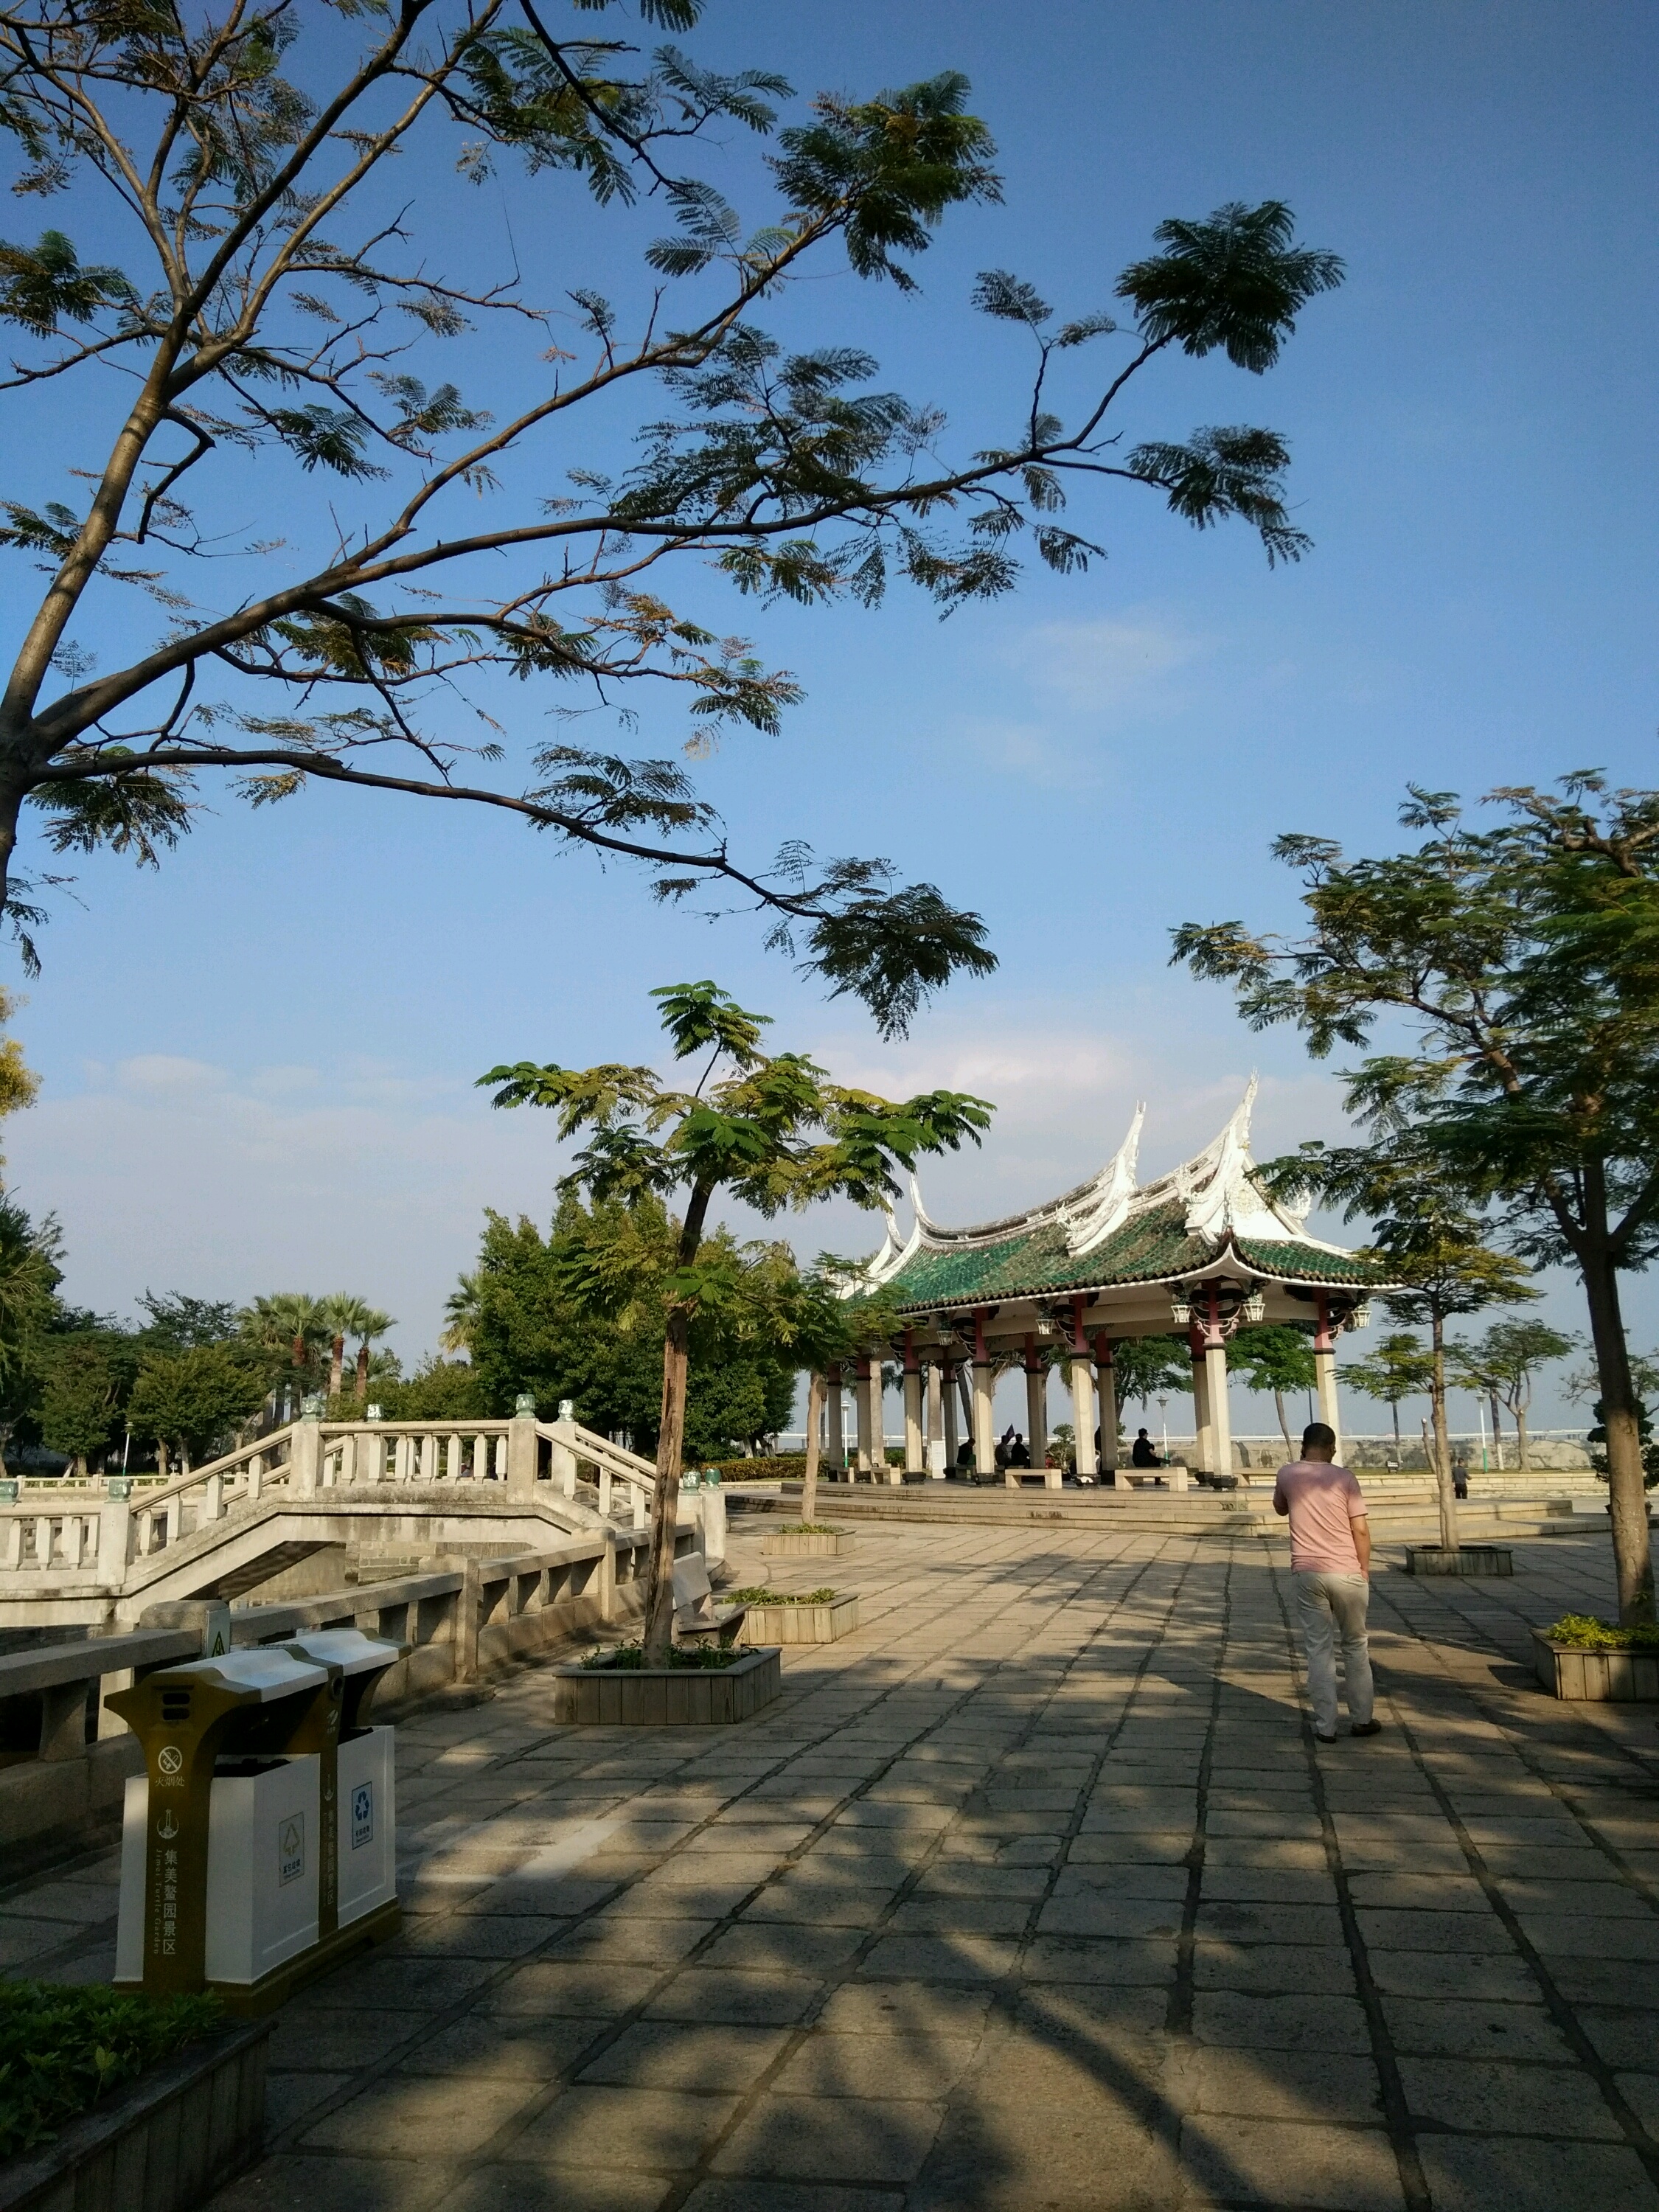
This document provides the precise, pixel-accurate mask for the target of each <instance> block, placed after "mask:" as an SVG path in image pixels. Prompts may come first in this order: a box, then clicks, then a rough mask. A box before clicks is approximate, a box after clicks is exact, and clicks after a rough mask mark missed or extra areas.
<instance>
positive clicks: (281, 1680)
mask: <svg viewBox="0 0 1659 2212" xmlns="http://www.w3.org/2000/svg"><path fill="white" fill-rule="evenodd" d="M149 1680H151V1681H152V1682H155V1683H156V1684H157V1685H158V1686H159V1685H163V1684H167V1683H173V1682H179V1681H185V1682H210V1683H212V1684H213V1685H214V1686H216V1688H220V1689H225V1690H240V1692H242V1693H243V1695H244V1696H245V1697H246V1696H247V1695H248V1694H249V1692H252V1696H253V1699H254V1700H255V1701H256V1702H257V1703H258V1704H259V1705H269V1704H270V1702H271V1700H272V1699H274V1698H289V1697H292V1696H293V1695H294V1693H295V1691H296V1690H314V1689H316V1688H318V1687H319V1686H320V1685H321V1684H322V1683H324V1682H326V1681H327V1680H328V1674H327V1670H326V1669H325V1668H322V1667H319V1666H318V1665H316V1664H315V1663H308V1662H307V1661H305V1660H303V1659H296V1658H295V1656H294V1655H293V1653H292V1652H290V1651H284V1650H282V1649H281V1648H280V1647H276V1648H273V1649H267V1648H265V1647H264V1646H263V1645H258V1644H256V1645H253V1646H252V1647H251V1648H249V1649H247V1650H240V1651H226V1652H223V1653H222V1654H221V1656H219V1657H218V1658H217V1659H192V1660H190V1661H188V1662H186V1663H185V1665H184V1666H182V1667H167V1668H160V1669H158V1671H157V1672H156V1673H155V1674H152V1675H151V1676H150V1677H149Z"/></svg>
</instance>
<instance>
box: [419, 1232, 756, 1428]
mask: <svg viewBox="0 0 1659 2212" xmlns="http://www.w3.org/2000/svg"><path fill="white" fill-rule="evenodd" d="M679 1230H680V1225H679V1223H678V1221H677V1220H676V1219H675V1218H674V1217H673V1216H672V1215H671V1214H670V1213H669V1212H668V1210H667V1208H666V1207H665V1206H664V1205H663V1203H662V1202H661V1200H659V1199H657V1198H654V1197H652V1196H647V1197H644V1198H642V1199H641V1200H639V1201H637V1203H635V1205H634V1206H631V1207H630V1206H626V1205H624V1204H623V1201H622V1200H619V1199H609V1200H599V1201H596V1202H595V1203H594V1205H593V1206H591V1207H589V1206H584V1205H583V1203H582V1201H581V1200H580V1197H579V1196H578V1195H577V1194H575V1193H574V1192H566V1193H565V1194H563V1195H562V1197H561V1198H560V1200H559V1204H558V1210H557V1212H556V1214H555V1216H554V1218H553V1221H552V1224H551V1226H550V1229H549V1231H548V1232H547V1233H546V1235H545V1236H544V1234H543V1233H542V1231H540V1230H538V1228H537V1227H536V1225H534V1223H533V1222H531V1221H528V1220H526V1219H525V1218H522V1217H521V1218H520V1219H519V1220H517V1221H516V1222H514V1221H510V1220H508V1219H507V1217H506V1216H505V1215H504V1214H501V1213H497V1212H489V1213H488V1214H487V1215H486V1216H485V1220H484V1231H483V1240H482V1243H481V1245H480V1248H479V1253H478V1260H477V1266H476V1267H475V1268H474V1269H473V1270H472V1272H471V1273H470V1274H468V1275H467V1276H466V1277H465V1279H464V1281H463V1284H462V1286H461V1289H460V1290H459V1291H458V1292H457V1294H456V1296H455V1297H453V1298H452V1300H451V1302H450V1311H451V1316H452V1336H451V1340H452V1342H453V1343H455V1344H456V1345H457V1346H458V1347H459V1346H465V1350H466V1352H467V1356H468V1358H469V1360H470V1361H471V1368H470V1370H468V1371H470V1372H471V1374H472V1375H473V1376H475V1377H476V1383H477V1395H478V1398H479V1401H480V1402H479V1404H478V1407H477V1410H478V1411H479V1412H488V1413H497V1414H500V1413H510V1412H511V1411H512V1408H513V1402H514V1401H515V1400H516V1399H517V1398H518V1396H519V1395H520V1393H521V1392H528V1393H529V1394H530V1395H532V1396H533V1397H534V1399H535V1401H536V1407H537V1411H538V1413H540V1415H541V1416H542V1418H543V1419H544V1420H550V1419H552V1418H553V1417H554V1415H555V1414H556V1413H557V1410H558V1407H559V1402H560V1401H561V1400H562V1399H565V1398H568V1399H569V1400H570V1401H571V1403H572V1405H573V1406H574V1409H575V1417H576V1419H578V1420H579V1421H580V1423H581V1424H582V1425H583V1426H584V1427H585V1428H590V1429H595V1430H597V1431H599V1434H600V1435H602V1436H610V1435H612V1434H614V1433H616V1432H617V1431H623V1432H625V1433H626V1434H627V1435H628V1436H629V1437H631V1438H632V1439H633V1448H634V1449H635V1451H640V1452H644V1453H646V1454H647V1455H652V1454H654V1452H655V1450H656V1448H657V1430H658V1424H659V1421H660V1419H661V1416H662V1341H663V1327H664V1320H665V1297H666V1285H667V1282H668V1280H669V1279H670V1277H671V1275H672V1273H673V1270H674V1264H675V1255H676V1252H677V1249H678V1240H679ZM709 1243H711V1244H713V1245H714V1246H715V1247H716V1248H717V1250H718V1254H719V1259H720V1265H721V1267H722V1268H723V1269H724V1270H726V1271H727V1272H728V1273H730V1274H732V1275H735V1276H742V1275H744V1274H747V1275H748V1276H749V1277H750V1280H749V1282H748V1284H747V1285H746V1291H747V1295H746V1296H745V1297H744V1299H743V1301H742V1303H743V1304H744V1306H745V1307H746V1308H747V1309H748V1310H749V1312H750V1316H752V1318H753V1320H754V1322H757V1324H759V1325H758V1326H754V1327H751V1328H749V1329H748V1330H746V1331H744V1330H741V1329H738V1328H732V1327H731V1326H730V1325H729V1322H728V1319H727V1316H725V1315H721V1316H709V1315H706V1314H705V1315H703V1316H700V1320H699V1325H698V1327H697V1328H696V1329H694V1332H693V1356H692V1360H691V1366H690V1376H689V1380H688V1386H687V1395H686V1410H685V1439H684V1450H685V1455H686V1456H687V1458H688V1459H693V1460H701V1459H723V1458H726V1457H729V1456H730V1455H732V1452H733V1450H734V1449H747V1448H748V1446H749V1445H750V1443H752V1442H753V1441H754V1440H755V1439H757V1438H758V1437H763V1436H767V1435H770V1434H771V1433H772V1432H773V1431H775V1430H778V1429H781V1428H782V1427H784V1426H785V1425H786V1424H787V1421H788V1419H789V1417H790V1413H791V1412H792V1411H793V1404H794V1392H795V1369H796V1365H797V1363H798V1355H797V1354H796V1353H795V1352H792V1351H791V1350H790V1349H789V1348H788V1347H787V1346H786V1345H785V1344H784V1343H783V1341H782V1338H781V1333H780V1332H779V1331H777V1330H775V1329H771V1328H767V1327H766V1326H765V1325H764V1323H765V1317H766V1315H767V1310H768V1308H769V1305H771V1304H773V1303H774V1302H775V1300H777V1299H780V1298H785V1297H787V1296H788V1293H789V1290H790V1279H791V1278H792V1277H793V1262H791V1261H788V1260H787V1252H786V1253H785V1254H782V1255H781V1254H780V1252H779V1248H777V1247H776V1246H771V1245H768V1246H758V1247H751V1248H750V1249H748V1250H745V1249H744V1248H743V1247H742V1246H740V1245H739V1244H738V1243H737V1241H736V1239H735V1238H732V1237H729V1236H727V1235H726V1232H724V1231H716V1232H715V1233H714V1236H713V1237H711V1238H710V1239H709ZM596 1271H597V1272H599V1273H602V1275H603V1279H604V1286H603V1290H602V1292H601V1294H600V1296H599V1297H598V1298H597V1299H595V1297H594V1296H593V1294H592V1282H593V1278H594V1274H595V1273H596ZM410 1387H413V1386H409V1385H405V1386H404V1389H409V1388H410Z"/></svg>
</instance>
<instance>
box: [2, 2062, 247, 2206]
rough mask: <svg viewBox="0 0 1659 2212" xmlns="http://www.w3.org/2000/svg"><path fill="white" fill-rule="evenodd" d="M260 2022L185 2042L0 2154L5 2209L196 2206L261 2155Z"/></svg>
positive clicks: (205, 2200)
mask: <svg viewBox="0 0 1659 2212" xmlns="http://www.w3.org/2000/svg"><path fill="white" fill-rule="evenodd" d="M270 2029H271V2023H270V2021H268V2020H264V2021H253V2022H252V2023H251V2024H250V2025H249V2026H247V2027H234V2028H232V2029H229V2030H228V2031H227V2032H226V2033H224V2034H222V2035H215V2036H210V2037H208V2038H207V2039H204V2041H203V2042H200V2043H192V2044H191V2045H188V2046H187V2047H186V2048H185V2050H183V2051H179V2053H178V2054H177V2055H176V2057H172V2058H169V2059H167V2060H165V2061H164V2062H163V2063H161V2065H160V2066H156V2067H153V2068H152V2069H150V2071H149V2073H148V2074H143V2075H140V2076H139V2077H138V2079H137V2081H129V2082H127V2083H126V2084H125V2086H124V2087H121V2088H119V2089H117V2090H116V2091H115V2092H114V2093H112V2095H111V2096H109V2097H107V2098H106V2099H105V2100H104V2101H103V2102H102V2103H101V2104H100V2105H99V2106H97V2107H96V2108H95V2110H94V2111H92V2112H84V2113H82V2116H81V2118H79V2119H77V2120H71V2121H70V2123H69V2124H68V2125H67V2126H66V2127H64V2128H62V2129H60V2130H59V2131H58V2136H57V2138H56V2140H55V2141H54V2142H49V2143H43V2144H42V2145H41V2146H40V2148H39V2149H38V2150H33V2151H29V2152H28V2153H27V2154H25V2155H24V2156H23V2157H21V2158H15V2159H10V2160H0V2204H3V2205H4V2206H5V2208H6V2212H195V2207H196V2206H197V2205H198V2204H204V2203H206V2202H207V2200H208V2198H209V2197H211V2196H212V2195H213V2193H214V2191H216V2189H218V2188H220V2187H221V2186H222V2185H223V2184H224V2183H225V2182H227V2181H229V2180H230V2179H232V2178H233V2177H234V2175H236V2174H239V2173H240V2172H241V2171H242V2169H243V2167H244V2166H249V2165H251V2164H252V2161H253V2160H254V2159H256V2158H257V2157H258V2154H259V2144H260V2139H261V2137H262V2136H264V2127H265V2045H266V2040H267V2039H268V2038H269V2036H270Z"/></svg>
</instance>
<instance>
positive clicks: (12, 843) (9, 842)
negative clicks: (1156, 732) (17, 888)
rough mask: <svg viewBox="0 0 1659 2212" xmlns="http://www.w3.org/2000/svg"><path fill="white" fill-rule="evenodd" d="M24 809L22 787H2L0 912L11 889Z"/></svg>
mask: <svg viewBox="0 0 1659 2212" xmlns="http://www.w3.org/2000/svg"><path fill="white" fill-rule="evenodd" d="M22 808H23V792H22V788H21V787H15V788H14V787H12V786H11V785H10V783H9V782H8V784H7V785H6V786H4V787H0V911H3V910H4V906H5V901H6V898H7V896H8V895H9V891H10V889H11V863H12V856H13V855H14V854H15V852H16V850H17V817H18V816H19V815H20V814H21V811H22Z"/></svg>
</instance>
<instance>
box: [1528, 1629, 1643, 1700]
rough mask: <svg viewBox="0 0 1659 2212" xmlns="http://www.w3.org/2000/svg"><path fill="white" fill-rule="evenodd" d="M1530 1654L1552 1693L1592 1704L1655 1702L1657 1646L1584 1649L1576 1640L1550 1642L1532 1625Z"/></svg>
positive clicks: (1540, 1676) (1547, 1688) (1552, 1694)
mask: <svg viewBox="0 0 1659 2212" xmlns="http://www.w3.org/2000/svg"><path fill="white" fill-rule="evenodd" d="M1532 1655H1533V1660H1534V1665H1535V1666H1536V1668H1537V1671H1538V1680H1539V1681H1540V1683H1541V1686H1543V1687H1544V1688H1545V1689H1546V1690H1547V1691H1548V1692H1549V1693H1550V1695H1551V1696H1552V1697H1554V1698H1574V1699H1583V1700H1585V1701H1586V1702H1587V1703H1589V1704H1592V1705H1652V1704H1655V1703H1659V1650H1647V1651H1585V1650H1581V1649H1580V1648H1579V1646H1578V1645H1577V1644H1556V1643H1553V1641H1552V1640H1551V1638H1549V1637H1547V1636H1546V1635H1545V1633H1544V1632H1543V1630H1542V1629H1541V1628H1534V1630H1533V1632H1532Z"/></svg>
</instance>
